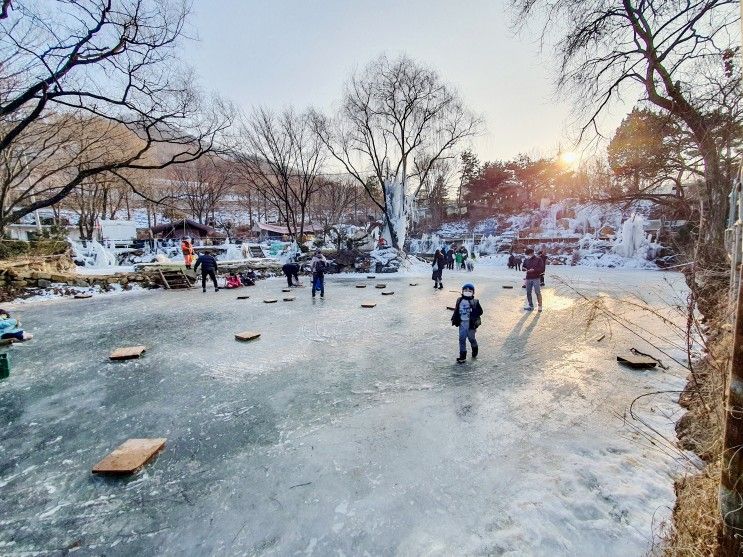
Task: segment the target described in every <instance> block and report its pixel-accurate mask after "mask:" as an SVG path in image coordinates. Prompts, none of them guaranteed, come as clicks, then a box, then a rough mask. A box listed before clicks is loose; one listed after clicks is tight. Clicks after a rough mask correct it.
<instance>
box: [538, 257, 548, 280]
mask: <svg viewBox="0 0 743 557" xmlns="http://www.w3.org/2000/svg"><path fill="white" fill-rule="evenodd" d="M538 256H539V259H541V260H542V269H543V270H542V274H541V275H540V276H539V284H540V286H544V273H546V272H547V254H546V253H544V250H541V251H540V252H539V254H538Z"/></svg>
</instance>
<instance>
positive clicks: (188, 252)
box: [181, 237, 194, 269]
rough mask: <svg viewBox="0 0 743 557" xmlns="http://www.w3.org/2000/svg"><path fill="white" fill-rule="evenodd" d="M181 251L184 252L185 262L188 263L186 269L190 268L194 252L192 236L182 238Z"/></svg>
mask: <svg viewBox="0 0 743 557" xmlns="http://www.w3.org/2000/svg"><path fill="white" fill-rule="evenodd" d="M181 253H182V254H183V262H184V263H185V264H186V269H190V268H191V264H192V263H193V254H194V251H193V244H191V238H188V237H186V238H183V240H181Z"/></svg>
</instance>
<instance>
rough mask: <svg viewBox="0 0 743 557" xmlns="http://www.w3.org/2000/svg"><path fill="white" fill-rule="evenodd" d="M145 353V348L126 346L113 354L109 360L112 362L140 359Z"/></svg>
mask: <svg viewBox="0 0 743 557" xmlns="http://www.w3.org/2000/svg"><path fill="white" fill-rule="evenodd" d="M144 351H145V347H144V346H125V347H123V348H117V349H116V350H114V351H113V352H111V355H110V356H109V358H110V359H111V360H133V359H135V358H139V357H140V356H141V355H142V352H144Z"/></svg>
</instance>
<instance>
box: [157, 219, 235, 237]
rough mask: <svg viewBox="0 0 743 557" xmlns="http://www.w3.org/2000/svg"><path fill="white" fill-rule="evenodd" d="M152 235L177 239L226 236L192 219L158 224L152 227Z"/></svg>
mask: <svg viewBox="0 0 743 557" xmlns="http://www.w3.org/2000/svg"><path fill="white" fill-rule="evenodd" d="M150 231H151V232H152V236H153V237H154V238H162V239H164V240H165V239H175V240H180V239H181V238H186V237H188V238H200V239H202V240H205V239H207V238H214V239H219V238H222V239H223V238H225V237H226V236H225V235H224V234H222V233H221V232H218V231H217V230H215V229H214V228H212V227H211V226H208V225H206V224H201V223H198V222H196V221H195V220H191V219H182V220H177V221H173V222H166V223H164V224H158V225H157V226H153V227H152V228H150Z"/></svg>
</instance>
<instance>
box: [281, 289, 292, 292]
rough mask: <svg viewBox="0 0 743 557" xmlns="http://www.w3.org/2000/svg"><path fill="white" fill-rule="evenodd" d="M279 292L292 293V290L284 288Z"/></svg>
mask: <svg viewBox="0 0 743 557" xmlns="http://www.w3.org/2000/svg"><path fill="white" fill-rule="evenodd" d="M281 291H282V292H291V291H292V289H291V288H284V289H282V290H281Z"/></svg>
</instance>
